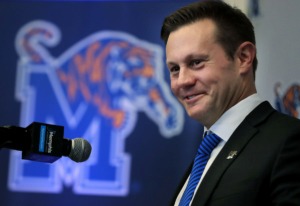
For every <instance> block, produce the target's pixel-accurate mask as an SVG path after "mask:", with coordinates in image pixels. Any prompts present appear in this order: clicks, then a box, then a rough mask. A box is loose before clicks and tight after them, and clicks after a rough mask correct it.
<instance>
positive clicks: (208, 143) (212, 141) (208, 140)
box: [198, 133, 222, 155]
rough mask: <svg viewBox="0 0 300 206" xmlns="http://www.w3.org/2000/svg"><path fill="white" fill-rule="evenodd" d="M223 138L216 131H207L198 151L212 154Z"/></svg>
mask: <svg viewBox="0 0 300 206" xmlns="http://www.w3.org/2000/svg"><path fill="white" fill-rule="evenodd" d="M221 140H222V139H221V138H220V137H219V136H218V135H216V134H214V133H207V134H206V135H205V136H204V138H203V140H202V142H201V144H200V146H199V149H198V153H202V154H205V155H210V153H211V152H212V151H213V149H214V148H215V147H216V146H217V145H218V144H219V142H220V141H221Z"/></svg>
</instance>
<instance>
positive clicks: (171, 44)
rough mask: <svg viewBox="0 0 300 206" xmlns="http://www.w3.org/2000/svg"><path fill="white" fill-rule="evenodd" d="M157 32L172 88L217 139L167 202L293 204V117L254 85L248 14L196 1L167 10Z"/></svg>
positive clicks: (298, 180) (299, 160) (298, 139)
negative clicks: (205, 158)
mask: <svg viewBox="0 0 300 206" xmlns="http://www.w3.org/2000/svg"><path fill="white" fill-rule="evenodd" d="M161 37H162V39H163V40H164V42H165V44H166V63H167V67H168V69H169V71H170V79H171V89H172V91H173V93H174V94H175V95H176V97H177V98H178V100H179V101H180V102H181V103H182V105H183V106H184V108H185V110H186V111H187V113H188V115H189V116H190V117H192V118H194V119H196V120H197V121H199V122H200V123H201V124H203V125H204V127H205V131H209V133H213V134H214V135H215V136H217V137H219V139H220V142H219V143H217V146H216V147H215V148H214V149H213V151H212V153H211V154H210V157H209V160H208V162H207V164H206V166H205V169H204V171H202V172H201V175H200V177H199V178H200V179H199V181H198V180H197V184H196V186H194V188H195V189H193V192H191V195H192V196H191V197H189V198H187V197H186V196H187V195H186V194H187V193H189V192H190V189H188V188H189V187H190V183H189V179H192V177H191V176H192V175H193V172H191V170H192V169H190V170H189V171H188V173H187V175H186V176H185V177H184V181H183V184H182V185H180V187H179V192H178V193H177V194H176V201H175V205H180V206H181V205H192V206H204V205H210V206H223V205H224V206H247V205H249V206H250V205H251V206H259V205H264V206H268V205H300V121H299V120H298V119H296V118H292V117H289V116H286V115H283V114H281V113H279V112H277V111H276V110H274V109H273V108H272V107H271V105H270V104H269V103H268V102H266V101H262V100H261V99H260V97H259V96H258V94H257V92H256V87H255V71H256V67H257V59H256V46H255V36H254V29H253V26H252V24H251V22H250V20H249V19H248V18H247V17H246V16H245V15H244V14H243V13H242V12H241V11H240V10H238V9H236V8H232V7H231V6H229V5H227V4H225V3H224V2H221V1H207V2H197V3H193V4H191V5H188V6H186V7H184V8H181V9H179V10H178V11H176V12H175V13H173V14H172V15H170V16H168V17H167V18H166V19H165V20H164V23H163V26H162V30H161ZM203 141H204V140H203ZM199 148H200V147H199ZM195 162H196V160H195ZM195 165H196V163H195ZM194 167H196V166H194ZM191 181H192V180H191ZM191 184H192V183H191ZM187 200H188V201H187ZM172 205H174V203H172Z"/></svg>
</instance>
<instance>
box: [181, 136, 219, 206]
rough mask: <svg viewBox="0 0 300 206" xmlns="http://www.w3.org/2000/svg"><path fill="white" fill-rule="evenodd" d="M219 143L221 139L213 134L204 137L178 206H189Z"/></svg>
mask: <svg viewBox="0 0 300 206" xmlns="http://www.w3.org/2000/svg"><path fill="white" fill-rule="evenodd" d="M220 141H221V138H220V137H218V136H217V135H216V134H214V133H209V134H206V135H205V136H204V139H203V140H202V142H201V144H200V146H199V148H198V152H197V155H196V158H195V160H194V165H193V169H192V172H191V175H190V179H189V182H188V185H187V187H186V189H185V191H184V193H183V196H182V198H181V200H180V203H179V206H188V205H189V204H190V201H191V199H192V197H193V194H194V192H195V188H196V187H197V185H198V182H199V180H200V178H201V175H202V173H203V171H204V168H205V166H206V164H207V161H208V159H209V157H210V154H211V152H212V151H213V149H214V148H215V147H216V146H217V145H218V144H219V142H220Z"/></svg>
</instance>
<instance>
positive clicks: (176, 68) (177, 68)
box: [169, 66, 179, 73]
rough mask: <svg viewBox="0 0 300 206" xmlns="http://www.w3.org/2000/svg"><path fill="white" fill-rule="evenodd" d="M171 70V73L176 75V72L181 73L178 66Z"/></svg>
mask: <svg viewBox="0 0 300 206" xmlns="http://www.w3.org/2000/svg"><path fill="white" fill-rule="evenodd" d="M169 70H170V73H176V72H178V71H179V67H178V66H173V67H171V68H170V69H169Z"/></svg>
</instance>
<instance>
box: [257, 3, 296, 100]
mask: <svg viewBox="0 0 300 206" xmlns="http://www.w3.org/2000/svg"><path fill="white" fill-rule="evenodd" d="M299 10H300V1H299V0H260V15H259V16H258V17H255V18H252V22H253V24H254V27H255V33H256V39H257V50H258V62H259V63H258V70H257V73H256V84H257V89H258V93H259V94H260V95H261V96H262V97H263V98H264V99H267V100H269V101H270V102H271V103H272V104H273V105H274V101H275V94H274V86H275V84H276V82H279V81H280V82H281V83H282V86H281V93H284V92H285V90H286V89H287V88H288V87H289V86H290V85H291V84H292V83H298V84H299V82H300V41H299V38H300V12H299Z"/></svg>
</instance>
